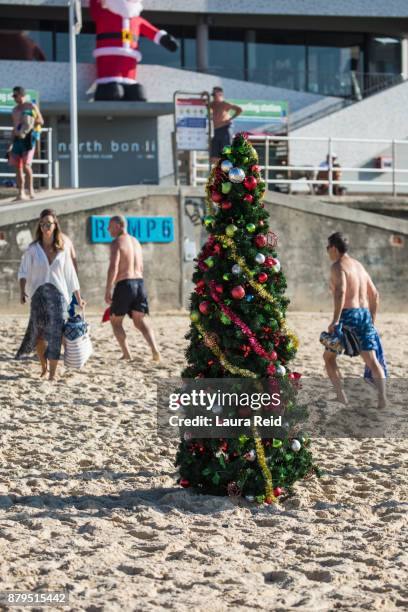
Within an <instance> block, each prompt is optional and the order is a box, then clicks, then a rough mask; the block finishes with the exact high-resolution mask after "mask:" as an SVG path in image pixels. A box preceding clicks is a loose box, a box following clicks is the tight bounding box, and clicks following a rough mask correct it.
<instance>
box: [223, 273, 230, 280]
mask: <svg viewBox="0 0 408 612" xmlns="http://www.w3.org/2000/svg"><path fill="white" fill-rule="evenodd" d="M222 278H223V279H224V280H225V281H229V280H230V279H231V274H230V273H229V272H225V273H224V274H223V275H222Z"/></svg>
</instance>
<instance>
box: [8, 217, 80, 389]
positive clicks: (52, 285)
mask: <svg viewBox="0 0 408 612" xmlns="http://www.w3.org/2000/svg"><path fill="white" fill-rule="evenodd" d="M18 279H19V283H20V302H21V304H25V303H26V301H27V299H30V300H31V302H30V320H29V324H28V327H27V331H26V333H25V336H24V339H23V341H22V343H21V346H20V348H19V349H18V351H17V355H16V359H19V358H20V357H21V356H22V355H24V354H28V353H31V352H32V351H33V350H34V349H36V350H37V354H38V357H39V359H40V363H41V377H44V376H45V375H46V374H47V371H48V370H49V380H54V378H55V373H56V370H57V366H58V360H59V358H60V354H61V344H62V335H63V328H64V322H65V319H66V317H67V308H68V305H69V303H70V301H71V296H72V293H74V294H75V296H76V299H77V301H78V304H79V305H80V306H81V307H82V308H83V307H84V306H85V302H84V300H83V299H82V298H81V294H80V287H79V281H78V276H77V274H76V272H75V268H74V265H73V263H72V258H71V254H70V252H69V251H68V249H67V248H66V246H65V245H64V241H63V238H62V233H61V228H60V225H59V222H58V219H57V216H56V215H55V213H53V214H50V212H49V211H48V210H45V211H43V213H42V214H41V215H40V219H39V222H38V225H37V229H36V235H35V240H34V242H32V243H31V245H30V246H29V247H28V249H27V250H26V252H25V253H24V255H23V258H22V261H21V265H20V269H19V273H18Z"/></svg>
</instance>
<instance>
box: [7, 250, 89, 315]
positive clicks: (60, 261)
mask: <svg viewBox="0 0 408 612" xmlns="http://www.w3.org/2000/svg"><path fill="white" fill-rule="evenodd" d="M20 278H25V279H26V293H27V295H28V296H29V298H32V297H33V295H34V293H35V292H36V291H37V289H38V287H41V285H45V284H46V283H51V285H54V287H56V288H57V289H58V291H59V292H60V293H62V295H63V296H64V299H65V302H66V306H67V308H68V306H69V304H70V303H71V298H72V294H73V292H74V291H79V281H78V276H77V273H76V272H75V268H74V264H73V263H72V259H71V253H70V251H69V250H68V249H67V248H65V249H64V250H63V251H58V253H57V255H56V257H55V259H54V261H53V262H52V264H51V265H50V264H49V261H48V258H47V255H46V254H45V251H44V249H43V248H42V246H41V245H40V243H39V242H34V243H33V244H30V246H29V247H28V249H27V250H26V252H25V253H24V255H23V258H22V260H21V264H20V269H19V271H18V280H20Z"/></svg>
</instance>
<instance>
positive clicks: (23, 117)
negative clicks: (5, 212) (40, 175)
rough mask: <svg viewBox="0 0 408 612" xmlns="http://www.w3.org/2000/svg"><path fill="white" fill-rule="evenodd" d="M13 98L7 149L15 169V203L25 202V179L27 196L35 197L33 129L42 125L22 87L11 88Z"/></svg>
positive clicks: (36, 108) (41, 120)
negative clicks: (10, 140) (11, 131)
mask: <svg viewBox="0 0 408 612" xmlns="http://www.w3.org/2000/svg"><path fill="white" fill-rule="evenodd" d="M13 98H14V101H15V102H16V106H15V107H14V108H13V112H12V121H13V133H12V137H13V142H12V144H11V146H10V149H9V163H10V165H11V166H14V167H15V169H16V181H17V189H18V196H17V198H16V201H19V200H26V199H27V196H26V194H25V179H27V187H28V195H29V197H30V198H31V199H33V198H34V197H35V194H34V184H33V171H32V168H31V164H32V162H33V158H34V152H35V147H36V143H37V138H36V134H35V128H36V127H37V126H42V125H44V119H43V117H42V115H41V113H40V109H39V108H38V106H37V105H36V104H34V103H33V102H28V101H27V100H26V92H25V89H24V87H20V86H19V85H17V86H16V87H14V88H13Z"/></svg>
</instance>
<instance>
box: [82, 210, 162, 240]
mask: <svg viewBox="0 0 408 612" xmlns="http://www.w3.org/2000/svg"><path fill="white" fill-rule="evenodd" d="M110 219H111V217H105V216H92V217H91V242H112V238H111V236H110V234H109V232H108V226H109V221H110ZM126 220H127V231H128V232H129V234H130V235H131V236H134V237H135V238H137V240H139V242H173V240H174V222H173V217H126Z"/></svg>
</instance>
